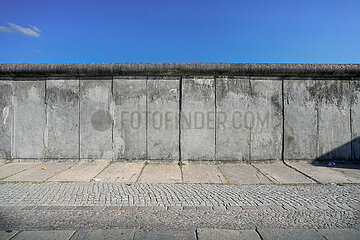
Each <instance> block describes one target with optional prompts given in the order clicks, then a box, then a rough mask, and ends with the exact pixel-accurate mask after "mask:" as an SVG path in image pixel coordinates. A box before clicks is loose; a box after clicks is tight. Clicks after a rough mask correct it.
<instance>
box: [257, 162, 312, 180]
mask: <svg viewBox="0 0 360 240" xmlns="http://www.w3.org/2000/svg"><path fill="white" fill-rule="evenodd" d="M253 165H254V167H256V168H257V169H259V170H260V171H261V172H262V173H263V174H265V175H266V176H267V177H268V178H269V179H271V180H272V181H274V182H275V183H281V184H295V183H315V182H314V181H313V180H311V179H310V178H308V177H306V176H305V175H303V174H301V173H299V172H297V171H296V170H294V169H292V168H290V167H288V166H286V165H285V164H283V163H271V164H270V163H259V164H253Z"/></svg>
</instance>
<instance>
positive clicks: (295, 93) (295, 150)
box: [284, 80, 318, 160]
mask: <svg viewBox="0 0 360 240" xmlns="http://www.w3.org/2000/svg"><path fill="white" fill-rule="evenodd" d="M315 92H316V81H314V80H284V131H285V133H284V159H289V160H296V159H314V158H316V157H317V144H318V142H317V108H316V106H317V97H316V96H315Z"/></svg>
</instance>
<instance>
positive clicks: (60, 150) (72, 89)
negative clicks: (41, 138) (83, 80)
mask: <svg viewBox="0 0 360 240" xmlns="http://www.w3.org/2000/svg"><path fill="white" fill-rule="evenodd" d="M46 103H47V107H46V113H47V128H48V141H47V142H48V145H47V148H46V157H47V158H72V159H74V158H79V128H80V126H79V124H80V122H79V114H80V113H79V80H73V79H66V80H49V81H46Z"/></svg>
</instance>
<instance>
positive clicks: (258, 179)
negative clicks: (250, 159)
mask: <svg viewBox="0 0 360 240" xmlns="http://www.w3.org/2000/svg"><path fill="white" fill-rule="evenodd" d="M219 167H220V169H221V171H222V172H223V173H224V175H225V176H226V177H227V179H228V180H229V181H230V183H232V184H268V183H271V181H270V180H269V179H268V178H267V177H265V176H264V174H262V173H261V172H260V171H259V170H257V169H256V168H254V167H253V166H252V165H250V164H220V165H219Z"/></svg>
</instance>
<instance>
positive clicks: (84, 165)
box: [47, 162, 109, 182]
mask: <svg viewBox="0 0 360 240" xmlns="http://www.w3.org/2000/svg"><path fill="white" fill-rule="evenodd" d="M108 165H109V163H107V162H95V163H89V162H80V163H78V164H76V165H75V166H73V167H71V168H70V169H69V170H66V171H64V172H61V173H59V174H56V175H55V176H54V177H52V178H49V179H48V180H47V181H50V182H66V181H79V182H89V181H90V180H91V179H92V178H94V177H95V176H96V175H98V174H99V173H100V172H101V171H102V170H104V169H105V168H106V166H108Z"/></svg>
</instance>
